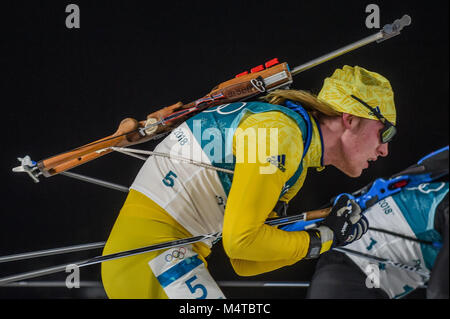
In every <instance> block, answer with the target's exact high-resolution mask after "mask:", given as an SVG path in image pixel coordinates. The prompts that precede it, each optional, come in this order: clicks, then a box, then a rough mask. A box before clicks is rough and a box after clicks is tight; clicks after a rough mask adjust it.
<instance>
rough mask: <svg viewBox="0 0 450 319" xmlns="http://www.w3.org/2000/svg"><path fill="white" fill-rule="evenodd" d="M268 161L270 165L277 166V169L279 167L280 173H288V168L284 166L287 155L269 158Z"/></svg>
mask: <svg viewBox="0 0 450 319" xmlns="http://www.w3.org/2000/svg"><path fill="white" fill-rule="evenodd" d="M267 161H268V162H269V163H271V164H272V165H275V166H276V167H278V169H279V170H280V171H282V172H285V171H286V167H285V166H284V165H285V163H286V155H285V154H282V155H275V156H270V157H268V158H267Z"/></svg>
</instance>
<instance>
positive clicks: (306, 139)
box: [274, 100, 312, 217]
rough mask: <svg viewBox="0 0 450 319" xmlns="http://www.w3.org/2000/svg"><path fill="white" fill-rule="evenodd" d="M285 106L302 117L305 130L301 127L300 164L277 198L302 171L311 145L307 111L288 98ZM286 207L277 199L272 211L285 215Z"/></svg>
mask: <svg viewBox="0 0 450 319" xmlns="http://www.w3.org/2000/svg"><path fill="white" fill-rule="evenodd" d="M285 106H286V107H287V108H289V109H291V110H293V111H295V112H297V113H298V114H299V115H300V116H301V117H302V119H303V121H304V122H305V124H306V132H305V131H304V130H302V128H300V129H301V131H302V137H303V154H302V158H301V160H300V164H299V166H298V168H297V171H296V172H295V173H294V175H293V176H292V177H291V178H290V179H289V180H288V181H287V182H286V184H285V186H284V187H283V189H282V191H281V194H280V197H279V199H280V198H281V197H282V196H283V195H284V194H285V193H286V192H287V191H288V189H289V188H290V187H291V186H292V185H294V184H295V182H296V181H297V180H298V178H299V177H300V175H301V173H302V171H303V159H304V157H305V155H306V153H307V152H308V150H309V146H310V145H311V139H312V123H311V119H310V118H309V114H308V112H306V110H305V109H304V108H303V107H302V106H301V104H300V103H296V102H293V101H290V100H286V102H285ZM287 208H288V204H287V203H286V202H284V201H281V200H278V202H277V204H276V205H275V208H274V211H275V212H277V213H278V215H279V216H282V217H283V216H287Z"/></svg>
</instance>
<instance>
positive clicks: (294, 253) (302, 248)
mask: <svg viewBox="0 0 450 319" xmlns="http://www.w3.org/2000/svg"><path fill="white" fill-rule="evenodd" d="M239 128H241V129H243V130H246V129H248V128H253V129H255V130H257V129H258V128H265V129H270V128H277V129H278V137H277V138H276V141H277V142H278V152H277V154H273V153H272V154H270V155H285V165H284V167H277V165H276V163H275V164H274V163H268V162H266V163H264V162H259V161H258V159H257V161H256V163H251V162H250V161H249V160H248V158H247V159H246V160H245V161H243V162H242V161H241V162H239V157H238V156H237V154H236V166H235V171H234V177H233V184H232V186H231V190H230V193H229V196H228V200H227V205H226V209H225V216H224V225H223V234H222V242H223V246H224V249H225V251H226V253H227V255H228V256H229V257H230V259H231V260H232V261H231V262H232V264H233V266H234V267H235V270H236V272H237V273H241V274H244V273H249V274H250V273H252V274H253V273H254V274H256V273H261V272H265V271H269V270H273V269H277V268H280V267H282V266H285V265H290V264H293V263H295V262H296V261H298V260H300V259H302V258H304V257H305V256H306V254H307V252H308V248H309V235H308V233H306V232H304V231H295V232H287V231H283V230H280V229H277V228H276V227H273V226H268V225H265V224H264V222H265V221H266V219H267V217H268V216H269V214H270V213H271V212H272V210H273V208H274V207H275V205H276V203H277V202H278V199H279V196H280V192H281V190H282V188H283V186H284V184H285V183H286V181H287V180H288V179H289V178H290V177H291V176H293V174H294V173H295V171H296V170H297V167H298V165H299V162H300V160H301V156H302V153H303V143H302V136H301V131H300V129H299V128H298V127H297V125H296V124H295V122H294V121H293V120H292V119H290V118H289V117H287V116H286V115H284V114H283V113H281V112H267V113H263V114H255V115H251V116H249V117H248V118H247V119H245V120H244V121H242V123H241V124H240V125H239ZM260 132H261V131H260ZM239 134H240V133H236V134H235V139H236V141H237V139H238V137H239ZM267 135H269V133H268V131H267ZM274 138H275V137H273V136H272V139H274ZM269 144H270V143H269V142H267V144H266V149H267V154H268V153H269V151H268V149H269ZM235 145H236V153H237V152H239V151H242V150H239V145H238V143H237V142H236V144H235ZM260 145H262V144H260ZM244 150H245V152H247V151H248V145H247V143H246V146H245V147H244ZM258 150H259V148H257V149H256V150H253V151H256V152H258ZM256 157H258V156H256ZM267 157H269V156H267ZM271 166H273V167H271ZM264 169H265V171H266V172H268V171H269V170H271V173H268V174H264V173H262V170H263V171H264ZM245 261H249V262H248V263H246V262H245ZM255 262H259V264H256V263H255ZM248 267H250V268H252V269H249V268H248Z"/></svg>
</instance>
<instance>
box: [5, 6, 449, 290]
mask: <svg viewBox="0 0 450 319" xmlns="http://www.w3.org/2000/svg"><path fill="white" fill-rule="evenodd" d="M69 3H76V4H78V5H79V7H80V11H81V28H80V29H67V28H66V26H65V19H66V16H67V15H68V13H66V12H65V8H66V6H67V5H68V4H69ZM370 3H376V4H378V5H379V7H380V12H381V26H383V25H384V24H387V23H392V22H393V21H394V20H395V19H397V18H400V17H401V16H402V15H403V14H409V15H410V16H411V17H412V25H411V26H409V27H407V28H406V29H404V30H403V32H402V34H401V35H400V36H397V37H394V38H392V39H390V40H387V41H385V42H382V43H380V44H376V43H373V44H370V45H368V46H365V47H363V48H360V49H358V50H356V51H353V52H351V53H348V54H346V55H344V56H341V57H339V58H337V59H334V60H332V61H329V62H326V63H324V64H322V65H320V66H317V67H315V68H313V69H311V70H308V71H305V72H304V73H302V74H300V75H299V76H298V77H296V78H295V81H294V84H293V86H292V87H293V88H298V89H300V88H301V89H306V90H311V91H313V92H314V93H318V92H319V90H320V88H321V85H322V82H323V79H324V78H325V77H327V76H330V75H331V74H332V73H333V71H334V70H335V69H336V68H340V67H342V66H343V65H345V64H348V65H352V66H353V65H359V66H362V67H364V68H367V69H369V70H371V71H375V72H379V73H380V74H382V75H384V76H385V77H387V78H388V79H389V80H390V82H391V84H392V87H393V89H394V92H395V101H396V106H397V113H398V121H397V124H398V129H399V134H398V137H397V138H396V140H395V141H393V142H392V143H391V144H390V155H389V156H388V157H387V158H380V159H379V160H378V161H377V162H376V163H374V164H373V165H372V166H371V167H370V169H369V170H367V171H365V172H364V173H363V175H362V176H361V177H360V178H358V179H350V178H348V177H346V176H345V175H343V174H342V173H340V172H339V171H337V170H336V169H334V168H332V167H330V168H327V169H326V170H325V171H323V172H321V173H316V172H315V171H311V172H310V175H309V177H308V178H307V181H306V183H305V185H304V187H303V189H302V190H301V191H300V193H299V195H298V196H297V197H296V198H295V200H293V201H292V202H291V205H290V210H289V213H290V214H295V213H299V212H301V211H304V210H309V209H315V208H317V207H319V206H321V205H322V204H324V203H325V202H327V201H328V200H329V199H330V198H331V197H332V196H334V195H337V194H339V193H341V192H352V191H354V190H356V189H359V188H360V187H362V186H364V185H365V184H367V183H368V182H370V181H371V180H372V179H374V178H377V177H382V176H385V177H387V176H389V175H391V174H394V173H396V172H398V171H400V170H402V169H404V168H406V167H407V166H409V165H411V164H413V163H414V162H416V161H417V160H418V159H419V158H421V157H422V156H424V155H426V154H428V153H429V152H431V151H434V150H436V149H438V148H440V147H442V146H445V145H448V84H449V83H448V74H449V72H448V1H421V2H412V1H370V2H369V1H261V0H260V1H228V2H211V1H209V2H206V1H205V2H197V1H179V2H175V1H163V2H159V3H158V4H156V2H153V1H152V2H146V1H145V2H144V1H80V0H76V1H72V2H69V1H28V2H25V1H15V2H14V5H12V4H11V3H9V5H7V4H2V12H1V14H2V22H3V23H4V24H5V22H6V24H5V27H3V28H2V31H1V32H2V48H1V62H2V71H3V72H2V80H3V83H2V102H1V104H2V109H3V123H6V124H7V128H6V129H4V132H5V133H6V134H4V135H3V136H4V137H5V139H4V142H6V143H3V147H2V156H1V160H2V166H1V167H2V169H1V180H2V181H3V182H2V193H1V194H2V195H3V196H2V197H3V203H4V204H3V207H2V210H1V223H0V256H2V255H8V254H13V253H18V252H26V251H33V250H39V249H47V248H53V247H62V246H67V245H73V244H81V243H88V242H96V241H104V240H106V239H107V237H108V234H109V231H110V229H111V228H112V225H113V223H114V221H115V219H116V217H117V214H118V212H119V210H120V208H121V205H122V204H123V202H124V200H125V197H126V195H125V194H123V193H120V192H116V191H113V190H108V189H104V188H101V187H98V186H94V185H90V184H86V183H82V182H78V181H75V180H71V179H69V178H67V177H64V176H55V177H52V178H51V179H46V178H42V182H41V183H39V184H34V183H33V182H32V181H31V180H30V179H29V178H28V177H27V176H26V175H24V174H23V175H18V174H13V173H12V172H11V168H12V167H14V166H16V165H17V164H18V162H17V160H16V158H17V157H19V156H20V157H21V156H24V155H30V156H31V157H32V159H33V160H35V161H38V160H41V159H44V158H46V157H49V156H51V155H54V154H57V153H59V152H63V151H66V150H69V149H72V148H74V147H75V146H80V145H83V144H86V143H88V142H91V141H93V140H96V139H99V138H101V137H104V136H107V135H110V134H112V133H113V132H114V131H115V130H116V128H117V126H118V124H119V122H120V121H121V120H122V119H123V118H125V117H133V118H136V119H139V120H143V119H145V117H146V115H147V114H148V113H151V112H153V111H155V110H157V109H159V108H161V107H163V106H166V105H169V104H172V103H175V102H177V101H179V100H181V101H183V102H185V103H187V102H190V101H192V100H195V99H197V98H199V97H201V96H203V95H204V94H206V93H207V92H209V90H210V89H211V88H212V87H214V86H215V85H216V84H218V83H220V82H223V81H225V80H227V79H230V78H232V77H234V76H235V75H236V74H238V73H240V72H242V71H244V70H248V69H250V68H252V67H254V66H256V65H259V64H263V63H264V62H265V61H267V60H270V59H272V58H274V57H278V58H279V59H280V61H286V62H288V63H289V65H290V66H291V68H293V67H295V66H297V65H300V64H303V63H305V62H307V61H310V60H312V59H314V58H316V57H319V56H320V55H323V54H326V53H329V52H331V51H332V50H335V49H337V48H340V47H342V46H344V45H347V44H349V43H352V42H354V41H357V40H360V39H362V38H363V37H366V36H368V35H371V34H373V33H375V32H377V31H378V30H375V29H370V30H369V29H367V28H366V26H365V19H366V16H367V15H368V13H366V12H365V8H366V6H367V5H368V4H370ZM5 144H6V145H5ZM153 146H154V144H151V143H149V144H143V145H140V146H139V148H141V149H152V147H153ZM141 164H142V163H141V162H140V161H139V160H137V159H132V158H128V157H124V156H123V155H120V154H112V155H109V156H107V157H104V158H102V159H100V160H97V161H94V162H91V163H89V164H86V165H85V166H83V167H79V168H77V169H75V170H74V171H75V172H79V173H82V174H86V175H90V176H95V177H99V178H103V179H106V180H109V181H112V182H116V183H119V184H124V185H127V186H128V185H130V184H131V182H132V181H133V179H134V177H135V175H136V174H137V172H138V170H139V168H140V165H141ZM243 213H245V212H243ZM99 253H100V251H99V250H97V251H92V252H82V253H76V254H69V255H64V256H59V257H45V258H41V259H39V260H30V261H22V262H14V263H9V264H0V277H3V276H6V275H10V274H14V273H17V272H23V271H28V270H33V269H38V268H40V267H48V266H53V265H56V264H65V263H70V262H73V261H77V260H82V259H85V258H88V257H93V256H95V255H97V254H99ZM208 261H209V269H210V271H211V273H212V274H213V276H214V277H215V279H216V280H218V281H223V280H269V281H308V280H309V279H310V278H311V275H312V273H313V269H314V265H315V261H302V262H299V263H297V264H296V265H294V266H291V267H286V268H283V269H280V270H277V271H274V272H271V273H268V274H264V275H260V276H256V277H251V278H239V277H238V276H237V275H235V274H234V273H233V271H232V269H231V266H230V264H229V262H228V260H227V258H226V256H225V254H224V252H223V248H222V246H221V244H218V245H217V246H216V249H215V250H214V252H213V254H212V255H211V256H210V257H209V259H208ZM99 269H100V267H99V266H92V267H89V268H83V269H82V270H81V280H82V281H99V280H100V272H99ZM66 275H67V274H64V273H62V274H57V275H51V276H46V277H43V278H41V279H38V280H59V281H64V280H65V277H66ZM224 292H225V293H226V294H227V295H228V297H230V298H303V297H304V295H305V289H304V288H279V289H275V288H251V289H250V288H224ZM103 296H104V295H103V291H102V289H83V288H81V289H72V290H68V289H66V288H61V289H55V288H0V297H1V298H60V297H63V298H72V297H73V298H87V297H92V298H96V297H98V298H101V297H103Z"/></svg>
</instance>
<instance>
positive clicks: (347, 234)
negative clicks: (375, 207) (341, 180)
mask: <svg viewBox="0 0 450 319" xmlns="http://www.w3.org/2000/svg"><path fill="white" fill-rule="evenodd" d="M320 226H326V227H328V228H329V229H331V231H332V232H333V235H334V236H333V237H334V238H333V247H338V246H345V245H348V244H349V243H351V242H353V241H355V240H358V239H360V238H361V236H362V235H363V234H364V233H365V232H367V230H368V229H369V222H368V221H367V219H366V218H365V217H364V216H362V215H361V208H360V207H359V205H358V204H357V203H356V202H355V201H354V200H353V199H351V195H348V194H341V195H339V196H338V197H337V198H336V201H335V202H334V205H333V208H332V209H331V212H330V214H329V215H328V216H327V217H326V218H325V219H324V220H323V222H322V223H321V224H320Z"/></svg>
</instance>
